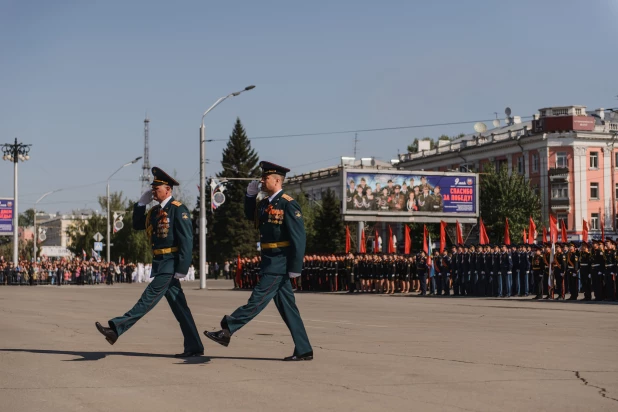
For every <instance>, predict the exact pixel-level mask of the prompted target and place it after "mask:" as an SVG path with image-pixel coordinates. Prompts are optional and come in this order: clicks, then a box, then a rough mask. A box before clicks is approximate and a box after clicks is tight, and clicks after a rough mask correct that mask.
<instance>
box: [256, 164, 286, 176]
mask: <svg viewBox="0 0 618 412" xmlns="http://www.w3.org/2000/svg"><path fill="white" fill-rule="evenodd" d="M260 167H261V168H262V176H268V175H281V176H285V175H286V174H287V173H288V172H289V171H290V169H288V168H287V167H283V166H279V165H277V164H274V163H271V162H260Z"/></svg>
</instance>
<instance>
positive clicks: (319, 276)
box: [235, 240, 618, 301]
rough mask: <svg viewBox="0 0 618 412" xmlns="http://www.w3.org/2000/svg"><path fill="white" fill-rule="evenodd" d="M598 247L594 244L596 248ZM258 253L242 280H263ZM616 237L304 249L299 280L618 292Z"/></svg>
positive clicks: (329, 285)
mask: <svg viewBox="0 0 618 412" xmlns="http://www.w3.org/2000/svg"><path fill="white" fill-rule="evenodd" d="M591 248H592V250H590V249H591ZM259 265H260V260H259V257H254V258H243V259H241V266H240V268H241V269H240V270H238V271H236V273H237V276H236V278H235V283H236V287H238V288H245V289H251V288H253V286H254V285H255V284H256V283H257V280H258V274H259ZM617 268H618V262H617V258H616V243H615V242H614V241H612V240H606V241H604V242H602V241H593V242H591V243H590V244H588V243H585V242H584V243H581V244H580V245H576V244H575V243H568V244H555V249H554V252H553V255H552V246H551V244H544V245H527V244H522V245H514V246H513V245H455V246H453V247H452V248H451V249H450V251H449V250H444V251H443V252H442V253H440V252H439V251H438V250H436V251H434V252H433V256H431V257H430V256H427V254H426V253H425V252H424V251H420V252H418V253H416V254H412V255H401V254H358V255H353V254H348V255H336V254H322V255H307V256H305V260H304V265H303V271H302V274H301V276H300V277H299V278H296V279H293V285H294V287H295V288H297V289H298V290H303V291H316V292H317V291H325V292H336V291H349V292H355V291H356V292H360V293H385V294H394V293H397V292H399V293H410V292H418V293H419V294H420V295H427V294H430V295H451V294H452V295H455V296H490V297H511V296H522V297H523V296H529V295H530V293H533V294H535V298H536V299H543V298H544V299H556V300H564V299H566V296H565V295H566V293H567V291H568V292H569V293H570V296H569V300H577V299H578V296H579V293H580V292H582V291H583V293H584V299H585V300H592V295H593V292H594V299H595V300H597V301H599V300H616V298H617V295H616V269H617Z"/></svg>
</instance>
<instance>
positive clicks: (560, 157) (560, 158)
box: [556, 152, 567, 167]
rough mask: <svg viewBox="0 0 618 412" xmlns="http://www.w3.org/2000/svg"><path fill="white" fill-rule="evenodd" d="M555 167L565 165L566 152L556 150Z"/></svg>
mask: <svg viewBox="0 0 618 412" xmlns="http://www.w3.org/2000/svg"><path fill="white" fill-rule="evenodd" d="M556 167H567V154H566V152H558V153H557V154H556Z"/></svg>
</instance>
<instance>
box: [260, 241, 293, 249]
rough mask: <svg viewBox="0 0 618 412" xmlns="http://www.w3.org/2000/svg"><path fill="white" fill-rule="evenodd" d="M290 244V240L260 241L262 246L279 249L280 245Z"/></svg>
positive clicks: (263, 247)
mask: <svg viewBox="0 0 618 412" xmlns="http://www.w3.org/2000/svg"><path fill="white" fill-rule="evenodd" d="M286 246H290V242H289V241H288V240H286V241H283V242H274V243H260V248H261V249H262V250H264V249H277V248H280V247H286Z"/></svg>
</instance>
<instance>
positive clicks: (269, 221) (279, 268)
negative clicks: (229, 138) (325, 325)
mask: <svg viewBox="0 0 618 412" xmlns="http://www.w3.org/2000/svg"><path fill="white" fill-rule="evenodd" d="M260 167H261V168H262V179H261V182H262V190H263V191H265V192H266V193H267V194H268V197H265V198H264V199H262V200H261V201H260V202H259V204H257V202H256V196H257V194H258V193H259V187H258V182H257V181H253V182H251V183H249V186H248V187H247V196H246V197H245V217H246V218H247V219H249V220H253V221H255V224H256V227H257V228H259V230H260V242H261V243H260V245H261V250H262V264H261V269H260V280H259V281H258V283H257V285H255V288H254V289H253V293H252V294H251V297H250V298H249V301H248V302H247V304H246V305H245V306H241V307H239V308H238V309H236V310H235V311H234V312H233V313H232V314H231V315H226V316H224V317H223V319H222V320H221V330H220V331H218V332H208V331H205V332H204V334H205V335H206V336H207V337H208V338H210V339H212V340H214V341H215V342H217V343H219V344H221V345H223V346H228V345H229V343H230V337H231V336H232V334H234V332H236V331H237V330H238V329H240V328H242V327H243V326H244V325H246V324H247V323H249V322H250V321H251V320H252V319H253V318H255V317H256V316H257V315H258V314H259V313H260V312H261V311H262V310H263V309H264V308H265V307H266V305H268V303H269V302H270V301H271V299H274V301H275V305H276V306H277V309H278V310H279V314H280V315H281V318H282V319H283V321H284V322H285V324H286V326H287V327H288V329H289V330H290V333H291V334H292V339H293V340H294V345H295V348H294V354H293V355H292V356H288V357H286V358H284V360H286V361H303V360H312V359H313V349H312V348H311V344H310V343H309V337H308V336H307V332H306V331H305V325H304V324H303V320H302V319H301V317H300V312H299V311H298V307H297V306H296V300H295V299H294V292H293V291H292V285H291V282H290V278H291V277H292V278H293V277H298V276H300V273H301V270H302V266H303V257H304V256H305V244H306V234H305V223H304V221H303V215H302V213H301V210H300V206H299V204H298V203H297V202H296V201H295V200H294V199H293V198H292V197H290V196H289V195H287V194H284V193H283V189H282V187H281V186H282V183H283V179H284V178H285V175H286V173H287V172H289V171H290V169H287V168H285V167H282V166H278V165H276V164H273V163H269V162H260Z"/></svg>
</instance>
